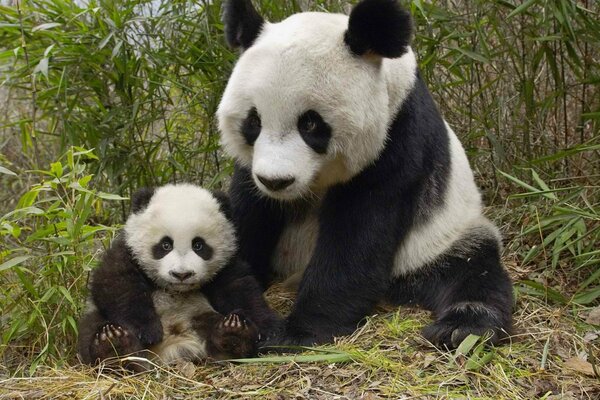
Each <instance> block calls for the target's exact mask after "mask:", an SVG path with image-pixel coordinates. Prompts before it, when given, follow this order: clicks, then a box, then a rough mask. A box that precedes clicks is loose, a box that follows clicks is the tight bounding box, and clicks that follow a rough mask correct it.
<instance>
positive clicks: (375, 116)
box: [218, 0, 512, 348]
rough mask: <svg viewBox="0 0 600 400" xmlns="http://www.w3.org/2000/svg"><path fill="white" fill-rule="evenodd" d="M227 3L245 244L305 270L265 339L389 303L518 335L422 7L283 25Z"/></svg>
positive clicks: (234, 191)
mask: <svg viewBox="0 0 600 400" xmlns="http://www.w3.org/2000/svg"><path fill="white" fill-rule="evenodd" d="M224 7H225V8H224V22H225V33H226V38H227V41H228V42H229V44H230V45H231V46H233V47H235V48H240V49H241V50H242V54H241V56H240V58H239V60H238V61H237V64H236V66H235V68H234V70H233V73H232V75H231V77H230V79H229V82H228V85H227V88H226V90H225V92H224V94H223V97H222V100H221V103H220V106H219V109H218V120H219V128H220V131H221V134H222V135H221V138H222V144H223V147H224V149H225V150H226V151H227V152H228V153H229V154H230V155H231V156H233V157H234V158H235V161H236V164H235V173H234V176H233V180H232V183H231V188H230V195H231V200H232V207H233V216H234V221H235V223H236V225H237V229H238V232H239V238H240V255H241V257H242V258H244V259H245V260H247V261H248V262H249V263H250V264H251V266H252V268H253V269H254V271H255V273H256V274H257V276H258V277H259V278H260V279H261V280H262V281H263V283H265V284H268V283H269V282H271V280H272V279H273V278H277V277H279V278H283V279H285V278H288V277H290V276H293V275H294V274H301V275H300V276H301V280H300V284H299V287H298V296H297V299H296V302H295V304H294V307H293V309H292V312H291V314H290V315H289V317H288V318H287V320H286V323H285V329H284V330H283V332H281V334H280V335H278V336H277V337H275V338H273V339H272V340H271V341H269V342H268V343H269V344H280V345H288V344H301V345H307V344H313V343H322V342H329V341H331V340H332V339H333V337H334V336H336V335H343V334H348V333H351V332H353V331H354V330H355V329H356V327H357V324H359V323H360V321H361V320H363V318H364V317H365V316H366V315H368V314H369V313H371V312H372V310H373V308H374V306H375V305H376V304H377V303H378V302H380V301H388V302H393V303H395V304H410V305H420V306H423V307H425V308H427V309H429V310H431V311H433V313H434V315H435V321H434V322H433V323H432V324H430V325H429V326H427V327H425V328H424V330H423V334H424V336H425V337H426V338H427V339H429V340H430V341H431V342H432V343H435V344H436V345H440V346H447V347H449V348H451V347H456V346H457V345H458V344H459V343H460V342H461V341H462V340H463V339H464V338H465V337H466V336H468V335H469V334H471V333H473V334H484V333H486V332H490V333H491V334H492V336H491V339H490V340H491V341H492V342H497V341H498V340H500V339H502V338H504V337H506V335H507V334H508V333H509V332H510V329H511V323H512V316H511V306H512V287H511V282H510V279H509V277H508V275H507V273H506V271H505V270H504V268H503V267H502V264H501V262H500V249H501V239H500V235H499V232H498V230H497V228H496V227H495V226H494V225H493V224H492V223H491V222H490V221H488V220H487V219H486V218H485V217H484V216H483V214H482V204H481V196H480V193H479V191H478V189H477V187H476V185H475V182H474V178H473V173H472V171H471V169H470V167H469V163H468V160H467V157H466V155H465V152H464V150H463V148H462V146H461V144H460V142H459V140H458V138H457V136H456V135H455V134H454V132H453V131H452V130H451V128H450V127H449V126H448V125H447V124H446V123H445V121H444V120H443V119H442V117H441V116H440V113H439V111H438V109H437V107H436V105H435V104H434V102H433V100H432V97H431V95H430V93H429V91H428V90H427V88H426V86H425V84H424V82H423V80H422V78H421V77H420V74H419V72H418V69H417V62H416V59H415V55H414V53H413V51H412V50H411V47H410V39H411V35H412V21H411V17H410V15H409V14H408V13H407V12H406V11H404V10H403V9H402V8H401V7H400V6H399V5H398V3H397V2H396V1H394V0H364V1H361V2H360V3H358V4H357V5H356V6H355V7H354V9H353V10H352V12H351V14H350V16H349V17H347V16H344V15H339V14H327V13H315V12H306V13H299V14H295V15H292V16H291V17H289V18H287V19H285V20H284V21H282V22H279V23H270V22H267V21H265V20H263V18H262V17H261V16H260V15H259V14H258V13H257V11H256V10H255V9H254V8H253V7H252V4H251V2H250V1H249V0H229V1H227V2H226V3H225V6H224Z"/></svg>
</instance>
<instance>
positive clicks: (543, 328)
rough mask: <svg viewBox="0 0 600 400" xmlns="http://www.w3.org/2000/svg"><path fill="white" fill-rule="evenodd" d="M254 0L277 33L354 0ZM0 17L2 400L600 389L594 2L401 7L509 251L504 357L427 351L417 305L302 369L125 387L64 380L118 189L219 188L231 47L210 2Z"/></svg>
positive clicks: (287, 364) (538, 394) (597, 13)
mask: <svg viewBox="0 0 600 400" xmlns="http://www.w3.org/2000/svg"><path fill="white" fill-rule="evenodd" d="M256 3H257V5H258V6H259V7H260V8H261V9H262V11H263V13H264V14H265V15H268V16H269V18H270V19H271V20H279V19H282V18H284V17H285V16H287V15H289V14H291V13H292V12H296V11H300V10H306V9H311V10H328V11H332V12H334V11H335V12H337V11H343V12H347V11H348V10H349V8H350V6H351V4H350V3H352V2H350V1H342V0H295V1H288V2H282V1H271V0H264V1H257V2H256ZM0 4H4V5H0V104H2V107H0V188H1V190H0V309H1V310H2V313H1V316H0V335H1V337H0V356H1V358H0V397H3V396H4V395H7V397H9V398H11V396H12V397H16V396H20V395H24V396H25V397H39V398H55V397H59V396H64V397H72V396H75V397H84V396H86V395H88V394H89V393H90V392H93V393H94V394H93V395H94V396H97V393H100V397H101V398H103V397H104V396H107V397H108V396H115V397H123V398H130V397H136V398H138V397H139V398H142V397H144V398H145V397H157V398H159V397H160V398H162V397H163V395H166V396H169V397H175V396H179V397H182V396H183V397H185V396H206V395H211V396H214V397H224V398H227V397H236V396H237V397H239V396H243V397H246V396H252V395H256V396H267V397H269V396H270V397H273V398H276V397H277V395H278V394H279V393H282V395H283V396H284V397H288V396H292V395H297V396H299V397H310V398H319V397H321V398H330V397H331V396H332V393H336V394H340V395H342V396H346V397H348V398H357V397H368V398H377V396H393V397H399V396H401V395H405V396H406V397H407V398H408V397H415V396H430V397H431V398H435V397H448V398H456V397H470V398H471V397H472V398H494V399H498V398H511V399H512V398H524V399H531V398H558V397H553V396H559V395H563V396H571V397H561V398H594V397H595V396H598V394H599V393H600V392H599V390H598V386H599V385H598V381H597V380H596V379H597V378H598V375H597V374H598V373H597V372H595V371H598V370H599V369H600V368H598V367H597V366H596V369H595V370H594V366H595V365H600V363H598V362H597V361H596V359H598V358H600V351H599V348H600V342H599V339H598V329H599V328H598V324H599V321H598V319H594V318H593V316H590V312H591V311H592V310H598V308H597V307H598V305H599V300H600V268H599V265H600V250H599V247H600V246H599V243H600V179H599V177H600V157H598V156H599V152H600V59H599V57H600V56H599V55H600V4H599V3H598V2H596V1H593V0H591V1H590V0H525V1H516V0H494V1H484V0H468V1H467V0H455V1H448V0H431V1H428V2H423V1H421V0H412V1H410V2H406V4H407V6H408V7H410V9H411V11H412V13H413V15H414V16H415V19H416V26H417V33H416V37H415V45H414V48H415V50H416V52H417V55H418V58H419V61H420V66H421V69H422V73H423V76H424V78H425V79H426V81H427V82H428V84H429V87H430V89H431V90H432V92H433V94H434V96H435V97H436V100H437V101H438V104H439V106H440V108H441V110H442V112H443V114H444V116H445V117H446V119H447V120H448V122H449V123H450V124H451V125H452V126H453V127H454V129H455V131H456V132H457V133H458V134H459V136H460V137H461V139H462V141H463V144H464V145H465V147H466V148H467V150H468V153H469V156H470V159H471V163H472V165H473V168H474V170H475V172H476V175H477V179H478V182H479V184H480V186H481V188H482V190H483V193H484V195H485V197H486V201H487V203H488V204H490V208H489V215H490V216H491V217H492V218H493V219H495V220H496V222H497V223H498V224H499V225H500V226H501V227H502V230H503V232H504V234H505V237H506V249H505V252H504V258H505V262H506V265H507V267H508V268H509V270H510V272H511V275H512V276H513V278H514V281H515V293H516V294H517V297H516V298H517V300H516V311H515V316H516V321H517V326H518V328H519V331H520V332H519V334H518V335H516V336H515V338H514V339H513V342H512V343H511V344H509V345H507V346H504V347H500V348H497V349H489V348H486V347H485V346H483V345H482V343H483V342H484V339H481V338H470V339H469V340H468V341H466V342H465V343H463V346H462V347H461V349H459V351H457V352H455V353H443V352H438V351H437V350H435V349H433V348H432V347H430V346H429V345H428V344H427V343H425V342H424V340H423V339H421V338H420V337H419V335H418V331H419V329H420V327H422V326H423V325H424V324H426V323H427V321H428V316H427V314H426V313H424V312H421V311H416V310H406V309H403V310H400V311H398V310H392V309H386V308H383V309H381V310H380V316H377V317H373V318H371V319H369V321H368V323H367V325H366V326H365V327H364V328H363V329H361V330H359V331H358V332H357V333H356V334H355V335H353V336H352V337H348V338H342V339H340V341H339V342H338V343H337V345H336V346H335V348H325V350H326V351H323V350H324V349H321V351H320V352H318V353H317V354H316V355H313V356H311V355H310V354H309V355H306V356H305V357H308V358H304V359H299V360H296V361H291V360H292V359H294V358H293V357H288V358H284V359H278V360H270V361H269V362H267V363H266V364H265V363H264V362H263V363H261V364H250V365H239V366H237V365H231V364H228V365H207V366H203V367H193V366H190V365H183V366H180V367H179V368H176V369H174V370H163V369H160V370H157V372H156V373H154V374H150V375H146V376H138V377H131V378H127V379H124V380H119V379H116V378H115V377H111V376H107V375H104V374H103V372H102V371H100V372H98V371H91V370H85V369H82V368H80V367H78V366H77V362H76V359H75V354H74V353H75V352H74V343H75V340H76V324H75V321H76V319H77V316H78V313H79V311H80V310H81V307H82V304H83V299H84V297H85V285H86V281H87V275H88V272H89V270H90V269H91V268H93V267H94V265H95V260H96V259H97V256H98V254H99V253H100V252H101V251H102V249H104V248H105V247H106V246H107V245H108V243H109V241H110V240H111V238H112V236H113V234H114V232H115V229H117V228H118V227H119V223H121V222H122V221H123V218H124V216H125V214H126V212H127V207H128V205H127V202H126V201H124V200H126V198H127V197H128V196H129V194H130V193H131V191H132V190H134V189H135V188H138V187H140V186H143V185H158V184H163V183H166V182H176V181H192V182H196V183H200V184H203V185H205V186H207V187H221V186H226V185H227V179H228V177H229V175H230V173H231V161H230V160H228V159H227V158H226V157H224V155H223V154H222V153H221V151H220V149H219V145H218V132H217V129H216V124H215V118H214V114H215V110H216V107H217V105H218V101H219V98H220V93H221V92H222V90H223V88H224V85H225V83H226V80H227V77H228V75H229V72H230V71H231V68H232V66H233V63H234V62H235V59H236V54H235V53H234V52H232V51H231V50H229V49H228V48H227V47H226V46H225V45H224V41H223V37H222V36H223V34H222V29H223V27H222V25H221V22H220V7H221V1H220V0H214V1H208V0H197V1H193V2H191V1H167V0H154V1H148V0H90V1H74V2H71V1H64V0H22V1H17V0H9V1H0ZM268 297H269V300H270V301H271V302H272V304H273V305H274V306H275V307H276V308H277V309H279V310H280V311H283V312H284V311H285V310H286V309H287V308H288V307H289V305H290V303H291V301H292V298H291V297H290V296H289V295H288V294H286V293H285V292H284V291H283V290H281V289H278V288H274V289H273V290H271V291H270V292H269V294H268ZM586 321H587V322H586ZM327 349H328V350H327ZM263 361H265V360H263ZM266 361H268V360H266ZM275 361H278V362H283V364H275ZM311 361H312V362H311ZM314 362H317V363H316V364H315V363H314ZM318 362H320V363H318ZM334 362H337V364H335V365H332V364H331V363H334ZM323 363H325V364H323ZM590 368H591V369H590ZM590 371H591V372H590ZM594 373H596V376H594ZM18 377H23V379H17V378H18ZM25 378H26V379H25ZM41 382H43V383H44V384H41Z"/></svg>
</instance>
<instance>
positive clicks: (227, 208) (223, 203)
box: [211, 190, 232, 221]
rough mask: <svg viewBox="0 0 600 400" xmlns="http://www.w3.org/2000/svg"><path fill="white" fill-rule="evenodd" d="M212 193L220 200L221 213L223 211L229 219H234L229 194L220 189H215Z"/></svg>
mask: <svg viewBox="0 0 600 400" xmlns="http://www.w3.org/2000/svg"><path fill="white" fill-rule="evenodd" d="M211 193H212V195H213V197H214V198H215V199H217V201H218V202H219V210H220V211H221V213H223V215H225V218H227V219H228V220H229V221H232V214H231V202H230V201H229V196H227V194H226V193H224V192H222V191H220V190H213V191H212V192H211Z"/></svg>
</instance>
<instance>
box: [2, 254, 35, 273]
mask: <svg viewBox="0 0 600 400" xmlns="http://www.w3.org/2000/svg"><path fill="white" fill-rule="evenodd" d="M32 257H33V256H18V257H15V258H11V259H10V260H8V261H6V262H4V263H2V265H0V271H4V270H7V269H9V268H12V267H14V266H16V265H19V264H21V263H23V262H25V261H27V260H29V259H30V258H32Z"/></svg>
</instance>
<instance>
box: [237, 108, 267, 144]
mask: <svg viewBox="0 0 600 400" xmlns="http://www.w3.org/2000/svg"><path fill="white" fill-rule="evenodd" d="M261 129H262V125H261V121H260V116H259V115H258V111H257V110H256V107H252V108H251V109H250V111H248V116H247V117H246V119H244V122H243V123H242V129H241V131H242V135H243V136H244V139H245V140H246V143H247V144H248V145H250V146H252V145H254V142H256V139H258V135H260V131H261Z"/></svg>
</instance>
